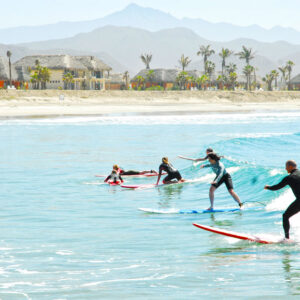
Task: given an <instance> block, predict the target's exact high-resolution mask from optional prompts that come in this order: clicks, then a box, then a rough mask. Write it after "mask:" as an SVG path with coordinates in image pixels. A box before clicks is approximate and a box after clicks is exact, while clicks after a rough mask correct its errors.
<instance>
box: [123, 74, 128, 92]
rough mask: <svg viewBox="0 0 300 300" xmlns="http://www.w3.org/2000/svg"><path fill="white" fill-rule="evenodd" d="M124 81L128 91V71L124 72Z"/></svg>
mask: <svg viewBox="0 0 300 300" xmlns="http://www.w3.org/2000/svg"><path fill="white" fill-rule="evenodd" d="M123 80H125V85H126V89H128V82H129V72H128V71H125V72H124V74H123Z"/></svg>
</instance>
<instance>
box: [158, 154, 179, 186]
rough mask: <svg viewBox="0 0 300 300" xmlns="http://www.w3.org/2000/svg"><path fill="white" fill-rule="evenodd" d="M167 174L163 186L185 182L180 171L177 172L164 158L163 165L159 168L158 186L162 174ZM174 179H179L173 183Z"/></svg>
mask: <svg viewBox="0 0 300 300" xmlns="http://www.w3.org/2000/svg"><path fill="white" fill-rule="evenodd" d="M163 171H165V172H167V174H168V175H167V176H166V177H165V178H164V180H163V184H169V183H177V182H184V181H185V180H184V179H183V178H182V177H181V174H180V173H179V171H178V170H176V169H175V168H174V167H173V166H172V165H171V164H170V163H169V159H168V158H167V157H163V158H162V163H161V164H160V166H159V173H158V178H157V182H156V185H158V183H159V180H160V177H161V174H162V172H163ZM173 179H177V181H173Z"/></svg>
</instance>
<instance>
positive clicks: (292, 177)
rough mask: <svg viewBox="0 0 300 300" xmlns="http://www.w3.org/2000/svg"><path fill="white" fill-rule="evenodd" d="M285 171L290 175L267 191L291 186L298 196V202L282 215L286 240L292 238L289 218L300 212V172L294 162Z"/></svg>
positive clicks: (268, 186) (286, 166) (267, 186)
mask: <svg viewBox="0 0 300 300" xmlns="http://www.w3.org/2000/svg"><path fill="white" fill-rule="evenodd" d="M285 169H286V170H287V172H288V173H289V175H288V176H286V177H284V178H283V179H282V180H281V181H280V182H279V183H278V184H275V185H272V186H270V185H266V186H265V189H266V190H271V191H277V190H280V189H282V188H283V187H285V186H287V185H289V186H290V187H291V189H292V191H293V193H294V195H295V196H296V200H295V201H294V202H293V203H292V204H291V205H290V206H289V207H288V208H287V210H286V211H285V212H284V214H283V215H282V222H283V224H282V225H283V229H284V234H285V238H286V239H289V238H290V233H289V231H290V222H289V218H290V217H292V216H293V215H295V214H296V213H298V212H299V211H300V170H298V169H297V164H296V162H295V161H294V160H288V161H287V162H286V164H285Z"/></svg>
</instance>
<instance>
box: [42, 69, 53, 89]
mask: <svg viewBox="0 0 300 300" xmlns="http://www.w3.org/2000/svg"><path fill="white" fill-rule="evenodd" d="M50 75H51V74H50V70H49V69H48V68H47V67H42V69H41V89H44V90H45V89H46V88H47V87H46V84H47V82H49V81H50Z"/></svg>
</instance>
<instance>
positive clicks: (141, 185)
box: [121, 179, 200, 189]
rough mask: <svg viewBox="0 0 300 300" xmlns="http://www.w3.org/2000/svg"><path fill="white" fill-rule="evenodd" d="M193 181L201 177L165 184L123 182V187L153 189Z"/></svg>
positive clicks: (197, 180)
mask: <svg viewBox="0 0 300 300" xmlns="http://www.w3.org/2000/svg"><path fill="white" fill-rule="evenodd" d="M193 182H200V180H199V179H191V180H186V181H183V182H175V183H168V184H164V183H160V184H155V183H152V184H132V185H125V184H122V185H121V187H122V188H125V189H151V188H155V187H160V186H173V185H179V184H185V183H193Z"/></svg>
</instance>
